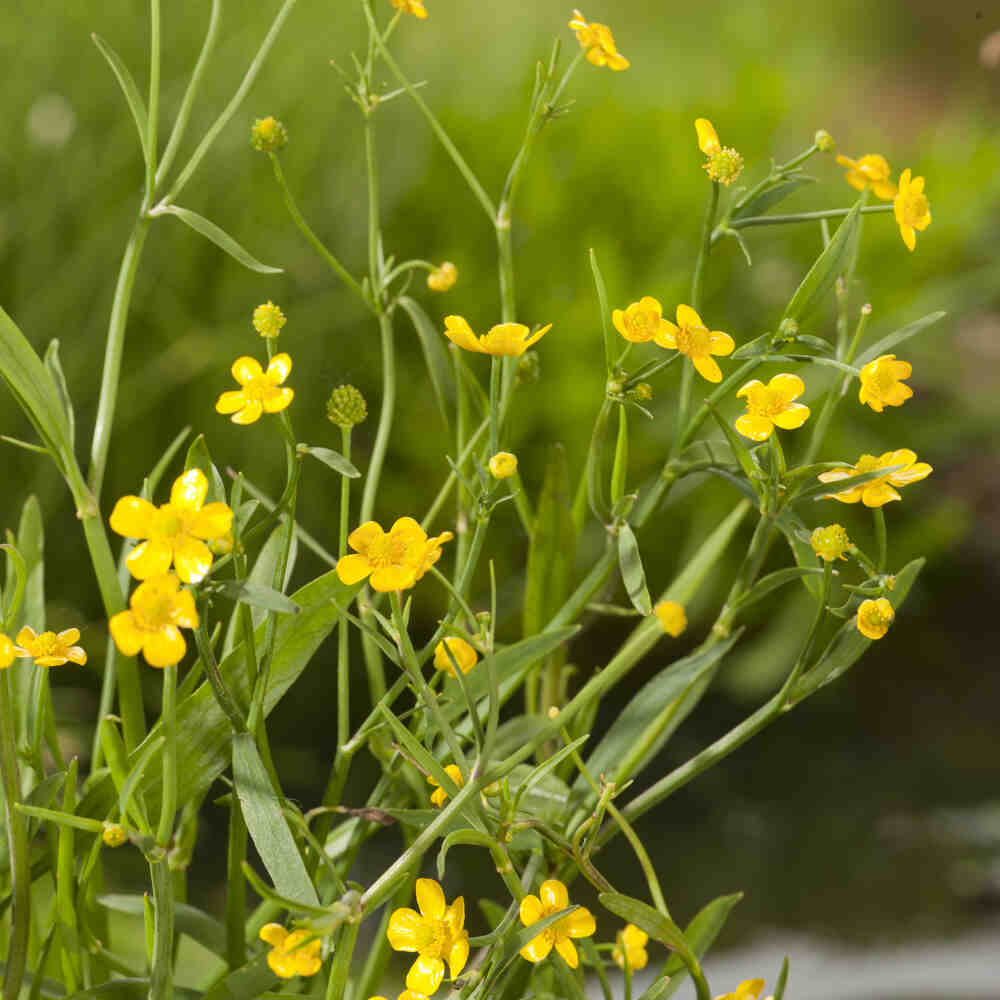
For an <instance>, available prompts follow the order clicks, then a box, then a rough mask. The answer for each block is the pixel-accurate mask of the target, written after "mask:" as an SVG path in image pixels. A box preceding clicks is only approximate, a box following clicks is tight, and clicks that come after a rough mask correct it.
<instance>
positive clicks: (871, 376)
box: [858, 354, 913, 413]
mask: <svg viewBox="0 0 1000 1000" xmlns="http://www.w3.org/2000/svg"><path fill="white" fill-rule="evenodd" d="M912 374H913V366H912V365H910V364H908V363H907V362H906V361H897V360H896V355H895V354H883V355H881V356H880V357H877V358H876V359H875V360H874V361H869V362H868V364H866V365H865V366H864V367H863V368H862V369H861V376H860V378H861V389H860V391H859V392H858V399H859V400H860V401H861V402H862V403H866V404H867V405H868V406H870V407H871V408H872V409H873V410H874V411H875V412H876V413H881V412H882V410H883V409H885V407H887V406H902V405H903V403H905V402H906V401H907V400H908V399H909V398H910V397H911V396H912V395H913V390H912V389H911V388H910V387H909V386H908V385H904V384H903V382H902V380H903V379H904V378H909V377H910V376H911V375H912Z"/></svg>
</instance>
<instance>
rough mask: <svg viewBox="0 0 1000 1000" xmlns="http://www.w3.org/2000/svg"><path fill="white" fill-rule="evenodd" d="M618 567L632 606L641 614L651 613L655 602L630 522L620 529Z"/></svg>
mask: <svg viewBox="0 0 1000 1000" xmlns="http://www.w3.org/2000/svg"><path fill="white" fill-rule="evenodd" d="M618 567H619V569H620V570H621V573H622V582H623V583H624V584H625V590H626V591H627V592H628V596H629V600H630V601H631V602H632V606H633V607H634V608H635V610H636V611H638V612H639V613H640V614H643V615H651V614H652V613H653V602H652V601H651V600H650V599H649V588H648V587H647V586H646V571H645V570H644V569H643V568H642V556H641V555H640V554H639V543H638V542H637V541H636V538H635V532H634V531H633V530H632V527H631V525H629V524H623V525H622V526H621V527H620V528H619V529H618Z"/></svg>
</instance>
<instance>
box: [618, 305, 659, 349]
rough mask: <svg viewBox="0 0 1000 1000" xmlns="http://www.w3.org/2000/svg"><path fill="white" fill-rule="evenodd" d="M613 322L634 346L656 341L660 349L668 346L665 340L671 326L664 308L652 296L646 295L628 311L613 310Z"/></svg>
mask: <svg viewBox="0 0 1000 1000" xmlns="http://www.w3.org/2000/svg"><path fill="white" fill-rule="evenodd" d="M611 322H612V323H613V324H614V326H615V329H616V330H617V331H618V332H619V333H620V334H621V335H622V336H623V337H624V338H625V339H626V340H628V341H630V342H631V343H633V344H645V343H646V342H647V341H650V340H655V341H656V343H658V344H659V345H660V347H666V346H667V344H666V340H665V338H666V337H667V336H668V335H669V333H670V328H671V324H670V323H669V322H668V321H667V320H665V319H664V318H663V306H661V305H660V303H659V302H658V301H657V300H656V299H654V298H653V297H652V296H651V295H644V296H643V297H642V298H641V299H639V301H638V302H633V303H632V304H631V305H630V306H629V307H628V308H627V309H624V310H623V309H615V310H613V311H612V313H611Z"/></svg>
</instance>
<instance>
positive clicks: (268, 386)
mask: <svg viewBox="0 0 1000 1000" xmlns="http://www.w3.org/2000/svg"><path fill="white" fill-rule="evenodd" d="M273 388H274V385H273V384H272V383H271V380H270V379H269V378H268V377H267V375H255V376H254V377H253V378H252V379H250V381H249V382H247V384H246V385H245V386H243V393H244V395H245V396H246V397H247V399H248V400H250V401H251V402H256V403H259V402H261V401H262V400H263V399H264V397H265V396H267V395H269V394H270V392H271V390H272V389H273Z"/></svg>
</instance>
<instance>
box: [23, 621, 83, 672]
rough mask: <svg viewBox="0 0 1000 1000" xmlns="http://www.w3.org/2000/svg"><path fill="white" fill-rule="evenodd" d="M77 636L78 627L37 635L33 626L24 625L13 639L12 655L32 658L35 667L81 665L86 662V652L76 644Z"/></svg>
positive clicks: (78, 632)
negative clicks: (65, 664) (13, 649)
mask: <svg viewBox="0 0 1000 1000" xmlns="http://www.w3.org/2000/svg"><path fill="white" fill-rule="evenodd" d="M79 638H80V630H79V629H78V628H68V629H65V630H64V631H62V632H58V633H56V632H42V634H41V635H37V634H36V633H35V630H34V629H33V628H31V627H30V626H28V625H25V626H24V628H22V629H21V631H20V632H18V633H17V638H16V639H15V640H14V642H15V643H16V646H15V654H14V655H15V656H18V657H21V658H22V659H31V660H34V661H35V666H37V667H61V666H62V665H63V664H64V663H75V664H77V665H78V666H81V667H82V666H83V665H84V664H85V663H86V662H87V654H86V653H85V652H84V651H83V649H82V648H81V647H80V646H77V645H76V642H77V640H78V639H79Z"/></svg>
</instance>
